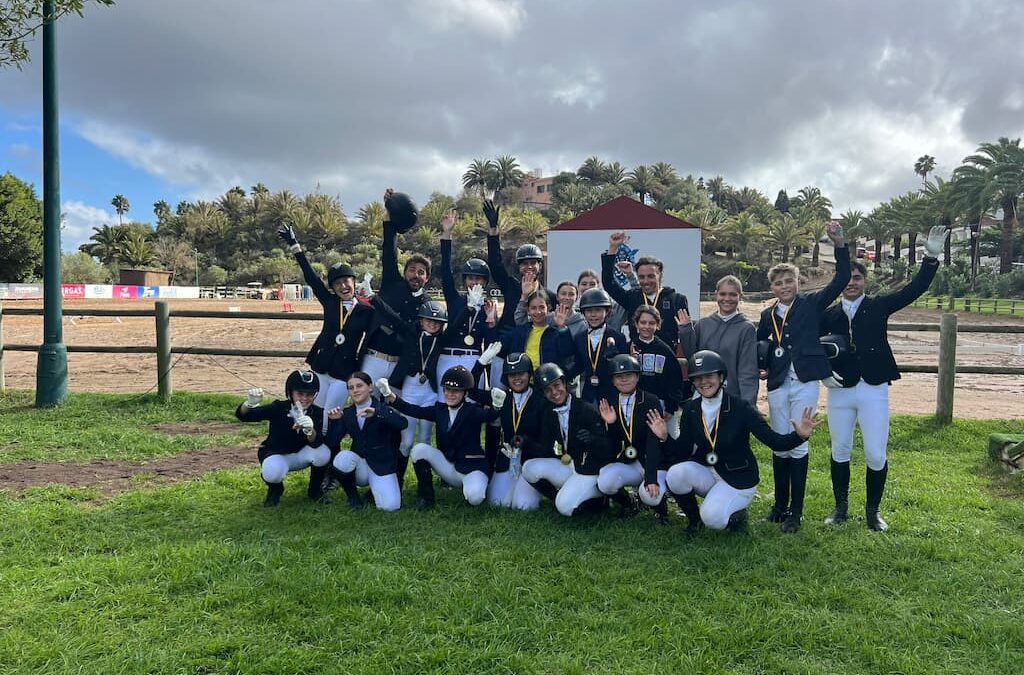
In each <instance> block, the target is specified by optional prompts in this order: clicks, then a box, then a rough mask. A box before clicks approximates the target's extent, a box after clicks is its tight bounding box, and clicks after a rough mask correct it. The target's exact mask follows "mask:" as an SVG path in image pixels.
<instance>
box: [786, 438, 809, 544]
mask: <svg viewBox="0 0 1024 675" xmlns="http://www.w3.org/2000/svg"><path fill="white" fill-rule="evenodd" d="M789 485H790V491H791V497H790V502H789V512H788V513H787V514H786V519H785V520H783V521H782V531H783V532H786V533H788V534H793V533H794V532H799V531H800V520H801V518H803V515H804V493H805V492H806V491H807V455H804V456H803V457H798V458H793V459H790V460H789Z"/></svg>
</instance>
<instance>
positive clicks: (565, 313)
mask: <svg viewBox="0 0 1024 675" xmlns="http://www.w3.org/2000/svg"><path fill="white" fill-rule="evenodd" d="M571 311H572V310H571V309H570V308H568V307H566V306H565V305H555V327H556V328H565V322H566V321H568V320H569V312H571Z"/></svg>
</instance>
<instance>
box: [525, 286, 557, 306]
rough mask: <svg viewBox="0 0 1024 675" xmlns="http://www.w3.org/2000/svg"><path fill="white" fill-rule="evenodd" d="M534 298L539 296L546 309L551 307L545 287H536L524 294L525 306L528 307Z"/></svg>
mask: <svg viewBox="0 0 1024 675" xmlns="http://www.w3.org/2000/svg"><path fill="white" fill-rule="evenodd" d="M535 298H540V299H541V300H543V301H544V304H545V305H546V306H547V307H548V309H550V308H551V299H550V298H548V292H547V291H546V290H545V289H543V288H538V289H537V290H535V291H534V292H533V293H530V294H529V295H528V296H526V306H527V307H529V306H530V303H531V302H533V301H534V299H535Z"/></svg>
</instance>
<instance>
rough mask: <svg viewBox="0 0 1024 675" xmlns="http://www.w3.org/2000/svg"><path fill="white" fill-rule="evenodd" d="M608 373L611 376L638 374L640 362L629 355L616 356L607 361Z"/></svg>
mask: <svg viewBox="0 0 1024 675" xmlns="http://www.w3.org/2000/svg"><path fill="white" fill-rule="evenodd" d="M608 372H609V373H611V374H612V375H623V374H625V373H638V374H639V372H640V362H639V361H637V360H636V357H634V356H631V355H630V354H616V355H615V356H613V357H611V358H610V359H608Z"/></svg>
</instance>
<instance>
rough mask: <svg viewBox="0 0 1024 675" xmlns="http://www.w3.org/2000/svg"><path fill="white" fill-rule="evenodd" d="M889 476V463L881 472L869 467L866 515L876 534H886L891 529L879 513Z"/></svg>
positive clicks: (865, 502) (865, 504)
mask: <svg viewBox="0 0 1024 675" xmlns="http://www.w3.org/2000/svg"><path fill="white" fill-rule="evenodd" d="M888 475H889V463H888V462H886V463H885V466H883V467H882V468H881V470H879V471H872V470H871V467H868V473H867V476H866V482H867V498H866V499H865V500H864V515H865V517H866V519H867V523H868V527H870V528H871V529H872V530H874V531H875V532H885V531H886V530H888V529H889V523H887V522H885V520H883V519H882V514H880V513H879V512H878V506H879V504H881V503H882V493H884V492H885V479H886V477H887V476H888Z"/></svg>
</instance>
